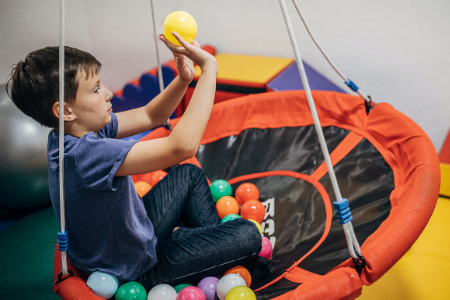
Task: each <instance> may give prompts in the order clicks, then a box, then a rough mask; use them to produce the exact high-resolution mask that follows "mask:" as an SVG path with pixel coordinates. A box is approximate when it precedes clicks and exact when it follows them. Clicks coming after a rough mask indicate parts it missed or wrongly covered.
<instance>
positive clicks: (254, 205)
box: [241, 200, 266, 223]
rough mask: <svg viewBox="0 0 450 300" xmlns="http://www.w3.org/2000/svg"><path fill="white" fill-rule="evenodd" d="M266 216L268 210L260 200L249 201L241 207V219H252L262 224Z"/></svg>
mask: <svg viewBox="0 0 450 300" xmlns="http://www.w3.org/2000/svg"><path fill="white" fill-rule="evenodd" d="M265 215H266V208H265V207H264V205H262V204H261V202H259V201H258V200H249V201H247V202H245V203H244V205H242V207H241V217H242V218H244V219H247V220H249V219H252V220H255V221H256V222H258V223H261V222H262V221H263V220H264V216H265Z"/></svg>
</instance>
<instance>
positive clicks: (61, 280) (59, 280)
mask: <svg viewBox="0 0 450 300" xmlns="http://www.w3.org/2000/svg"><path fill="white" fill-rule="evenodd" d="M67 271H68V272H69V276H67V277H64V278H62V276H63V272H62V271H61V272H59V274H58V281H56V283H61V282H63V281H64V280H66V279H67V278H70V277H72V276H73V272H72V270H70V269H68V270H67Z"/></svg>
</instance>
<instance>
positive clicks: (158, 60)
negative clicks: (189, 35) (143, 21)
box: [150, 0, 172, 131]
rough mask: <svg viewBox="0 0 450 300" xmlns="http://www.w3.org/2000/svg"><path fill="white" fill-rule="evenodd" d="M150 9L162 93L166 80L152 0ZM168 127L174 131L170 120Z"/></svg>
mask: <svg viewBox="0 0 450 300" xmlns="http://www.w3.org/2000/svg"><path fill="white" fill-rule="evenodd" d="M150 7H151V10H152V20H153V36H154V38H155V49H156V61H157V62H158V81H159V91H160V92H161V93H162V92H163V91H164V79H163V74H162V68H161V60H160V59H159V50H158V37H157V35H156V21H155V11H154V9H153V0H150ZM166 127H167V128H169V129H170V131H172V126H171V125H170V118H169V119H167V121H166Z"/></svg>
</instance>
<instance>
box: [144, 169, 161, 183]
mask: <svg viewBox="0 0 450 300" xmlns="http://www.w3.org/2000/svg"><path fill="white" fill-rule="evenodd" d="M166 175H167V172H165V171H163V170H159V171H155V172H151V173H147V174H144V175H142V177H141V179H142V180H143V181H146V182H147V183H149V184H150V185H151V186H155V185H156V184H157V183H158V182H160V181H161V179H163V178H164V177H166Z"/></svg>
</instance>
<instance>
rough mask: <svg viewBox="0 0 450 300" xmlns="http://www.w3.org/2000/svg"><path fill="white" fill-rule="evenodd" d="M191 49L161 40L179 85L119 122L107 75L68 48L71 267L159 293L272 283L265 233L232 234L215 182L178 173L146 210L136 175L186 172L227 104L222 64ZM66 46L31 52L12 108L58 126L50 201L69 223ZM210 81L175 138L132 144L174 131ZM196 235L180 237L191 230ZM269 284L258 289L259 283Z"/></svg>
mask: <svg viewBox="0 0 450 300" xmlns="http://www.w3.org/2000/svg"><path fill="white" fill-rule="evenodd" d="M174 35H175V36H176V38H177V39H178V40H179V41H180V43H181V45H182V47H177V46H175V45H174V44H172V43H170V42H168V41H166V39H165V38H164V36H160V39H161V40H162V41H163V42H164V43H165V44H166V46H167V47H168V48H169V49H170V50H171V51H172V52H173V55H174V57H175V60H176V62H177V69H178V74H179V75H178V77H177V78H175V79H174V80H173V81H172V83H171V84H170V85H169V86H168V87H167V89H165V90H164V91H163V92H162V93H161V94H160V95H158V96H157V97H155V99H153V100H152V101H151V102H149V103H148V104H147V105H145V106H143V107H141V108H137V109H134V110H130V111H126V112H121V113H117V114H114V113H112V109H111V103H110V100H111V98H112V96H113V95H112V93H111V92H110V91H109V90H108V89H107V88H105V87H104V86H103V85H102V83H101V80H100V75H99V72H100V67H101V64H100V63H99V62H98V61H97V60H96V59H95V58H94V57H93V56H92V55H90V54H89V53H86V52H84V51H81V50H78V49H75V48H70V47H66V48H65V99H64V132H65V138H64V151H65V160H64V161H65V174H64V175H65V182H64V186H65V197H66V201H65V207H66V208H65V211H66V229H67V232H68V235H69V240H70V243H69V245H70V246H69V249H68V251H67V254H68V258H69V260H70V261H71V262H72V264H73V265H74V266H75V267H77V268H78V269H80V270H81V271H83V272H84V273H85V274H86V275H90V274H91V273H92V272H94V271H101V272H105V273H109V274H112V275H116V276H117V277H118V279H119V280H120V281H121V282H125V281H132V280H135V281H138V282H140V283H141V284H143V285H144V287H145V288H146V290H147V291H149V290H150V289H151V288H152V287H153V286H155V285H157V284H160V283H168V284H171V285H175V284H177V283H180V282H186V281H187V282H191V283H194V284H195V283H197V282H198V281H199V280H201V279H202V278H204V277H207V276H220V275H222V274H223V273H224V272H225V271H227V270H228V269H230V268H232V267H234V266H237V265H242V264H243V265H244V266H247V267H248V268H249V269H250V271H251V272H252V273H253V276H254V277H255V276H256V277H261V276H263V275H265V274H266V273H268V262H267V260H265V259H263V258H262V257H258V254H259V252H260V251H261V235H260V234H259V232H258V229H257V228H256V226H254V224H253V223H251V222H249V221H247V220H243V219H238V220H234V221H230V222H226V223H223V224H221V223H220V219H219V217H218V216H217V211H216V208H215V204H214V202H213V200H212V197H211V195H210V192H209V187H208V184H207V181H206V177H205V175H204V174H203V172H202V171H201V170H200V169H199V168H197V167H195V166H192V165H183V166H180V167H177V168H175V169H174V170H173V171H172V172H170V173H169V174H168V175H167V176H166V177H165V178H164V179H163V180H161V182H160V183H158V184H157V185H155V186H154V187H153V188H152V189H151V191H150V192H149V193H148V194H147V195H145V196H144V197H143V199H140V198H139V197H138V195H137V193H136V191H135V189H134V185H133V182H132V180H131V177H130V176H129V175H133V174H141V173H147V172H151V171H155V170H159V169H164V168H167V167H170V166H173V165H176V164H178V163H180V162H182V161H184V160H186V159H188V158H190V157H192V156H194V155H195V154H196V152H197V149H198V147H199V144H200V140H201V137H202V135H203V132H204V130H205V127H206V124H207V122H208V119H209V116H210V113H211V109H212V105H213V100H214V93H215V85H216V82H215V78H216V75H217V70H218V69H217V61H216V60H215V58H214V57H213V56H212V55H210V54H208V53H207V52H205V51H203V50H201V48H200V47H199V45H198V43H197V42H196V41H194V42H193V43H192V45H191V44H188V43H186V42H185V41H184V40H183V39H182V38H181V37H180V36H179V35H177V34H176V33H174ZM58 51H59V50H58V47H47V48H44V49H40V50H36V51H34V52H31V53H30V54H29V55H28V56H27V57H26V59H25V60H24V61H23V62H19V63H18V64H17V65H16V66H15V67H14V69H13V71H12V74H11V79H10V81H9V82H8V85H10V84H11V98H12V100H13V102H14V103H15V104H16V105H17V107H18V108H19V109H21V110H22V111H23V112H24V113H25V114H27V115H29V116H31V117H32V118H34V119H35V120H36V121H38V122H39V123H41V124H42V125H44V126H47V127H51V128H53V129H54V130H52V131H51V132H50V133H49V138H48V147H47V151H48V164H49V186H50V195H51V200H52V204H53V208H54V211H55V214H56V216H57V218H58V221H59V222H61V220H60V203H59V161H58V157H59V152H58V141H59V137H58V133H57V132H58V126H59V125H58V118H59V105H60V103H59V99H58V90H59V84H58V76H59V74H58V57H59V54H58ZM192 61H193V62H195V63H196V64H197V65H198V66H199V67H200V68H201V70H202V74H201V76H200V78H199V80H198V83H197V86H196V89H195V92H194V94H193V96H192V99H191V102H190V104H189V106H188V108H187V109H186V112H185V113H184V115H183V116H182V118H181V119H180V121H179V123H178V125H177V126H176V127H175V128H174V129H173V131H172V133H171V134H170V135H169V136H168V137H166V138H161V139H156V140H151V141H145V142H138V143H135V142H131V141H123V140H120V139H121V138H123V137H126V136H131V135H134V134H137V133H140V132H143V131H146V130H149V129H151V128H154V127H156V126H159V125H161V124H163V123H164V122H165V121H166V120H167V118H168V117H169V116H170V115H171V113H172V112H173V111H174V110H175V108H176V106H177V105H178V103H179V102H180V100H181V99H182V97H183V95H184V93H185V91H186V88H187V87H188V84H189V83H190V81H191V80H192V78H193V76H194V68H193V63H192ZM181 218H183V219H186V220H187V223H188V225H189V227H183V228H180V229H178V230H176V231H174V232H172V231H173V230H174V227H175V226H176V224H177V223H178V222H179V221H180V219H181ZM254 280H257V278H254Z"/></svg>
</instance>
